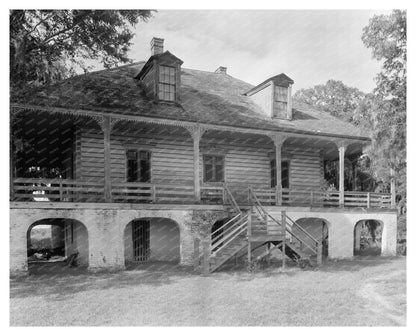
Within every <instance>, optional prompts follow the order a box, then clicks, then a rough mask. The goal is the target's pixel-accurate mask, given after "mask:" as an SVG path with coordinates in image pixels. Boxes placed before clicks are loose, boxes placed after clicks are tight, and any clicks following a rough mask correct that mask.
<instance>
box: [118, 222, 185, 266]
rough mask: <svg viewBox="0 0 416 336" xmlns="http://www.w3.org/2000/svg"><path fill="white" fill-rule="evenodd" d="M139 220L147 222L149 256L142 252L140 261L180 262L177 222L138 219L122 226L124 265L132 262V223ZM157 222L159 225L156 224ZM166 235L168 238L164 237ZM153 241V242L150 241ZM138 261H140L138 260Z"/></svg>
mask: <svg viewBox="0 0 416 336" xmlns="http://www.w3.org/2000/svg"><path fill="white" fill-rule="evenodd" d="M140 220H149V221H150V224H149V227H148V229H149V237H148V239H149V246H148V248H149V250H148V253H149V255H148V256H146V251H142V253H143V255H142V257H143V259H142V260H141V261H170V262H173V261H175V262H176V261H178V262H180V260H181V240H180V238H181V228H180V225H179V223H178V222H176V221H175V220H173V219H172V218H166V217H160V216H156V217H138V218H134V219H133V220H131V221H130V222H129V223H127V224H126V225H124V226H123V227H124V229H123V232H122V239H123V244H122V245H123V256H124V263H125V264H126V263H129V262H133V261H136V260H134V246H133V244H132V243H133V232H132V231H133V230H132V228H133V226H132V225H133V223H134V222H138V221H140ZM158 221H159V223H158ZM165 235H167V236H168V237H166V236H165ZM152 240H153V241H152ZM138 261H140V260H138Z"/></svg>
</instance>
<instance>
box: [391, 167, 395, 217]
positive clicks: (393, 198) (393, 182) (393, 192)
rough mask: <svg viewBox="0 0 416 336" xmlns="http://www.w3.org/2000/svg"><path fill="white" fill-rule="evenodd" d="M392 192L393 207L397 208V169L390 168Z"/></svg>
mask: <svg viewBox="0 0 416 336" xmlns="http://www.w3.org/2000/svg"><path fill="white" fill-rule="evenodd" d="M390 194H391V208H392V209H394V208H396V171H395V170H394V168H390Z"/></svg>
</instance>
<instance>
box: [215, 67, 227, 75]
mask: <svg viewBox="0 0 416 336" xmlns="http://www.w3.org/2000/svg"><path fill="white" fill-rule="evenodd" d="M215 73H219V74H224V75H226V74H227V68H226V67H223V66H220V67H219V68H218V69H217V70H215Z"/></svg>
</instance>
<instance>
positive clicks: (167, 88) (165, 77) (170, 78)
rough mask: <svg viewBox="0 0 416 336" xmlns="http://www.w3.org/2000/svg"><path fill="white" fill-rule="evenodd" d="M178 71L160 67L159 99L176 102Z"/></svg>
mask: <svg viewBox="0 0 416 336" xmlns="http://www.w3.org/2000/svg"><path fill="white" fill-rule="evenodd" d="M175 72H176V69H175V68H173V67H168V66H163V65H161V66H159V99H160V100H168V101H175V97H176V76H175Z"/></svg>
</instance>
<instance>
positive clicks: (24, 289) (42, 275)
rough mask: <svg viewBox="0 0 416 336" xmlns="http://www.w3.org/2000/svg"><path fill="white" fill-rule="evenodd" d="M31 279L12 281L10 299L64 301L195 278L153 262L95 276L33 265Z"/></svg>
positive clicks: (180, 268)
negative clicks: (90, 292)
mask: <svg viewBox="0 0 416 336" xmlns="http://www.w3.org/2000/svg"><path fill="white" fill-rule="evenodd" d="M29 274H30V275H29V276H25V277H19V278H12V279H11V280H10V297H11V298H24V297H35V296H44V295H54V296H55V297H54V299H55V300H61V299H62V300H64V299H65V298H67V297H68V296H71V295H73V294H75V293H78V292H82V291H88V290H105V289H111V288H124V287H130V286H138V285H149V286H162V285H166V284H170V283H172V282H174V281H177V280H179V279H183V278H185V277H192V276H195V273H194V272H193V270H192V268H190V267H184V266H179V265H174V264H171V263H163V262H160V263H158V262H152V263H141V264H139V263H138V264H130V265H127V267H126V270H125V271H97V272H91V271H88V269H87V268H81V267H74V268H68V267H67V266H66V265H65V264H58V263H54V265H52V264H48V263H43V264H42V265H34V264H33V265H30V267H29Z"/></svg>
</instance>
